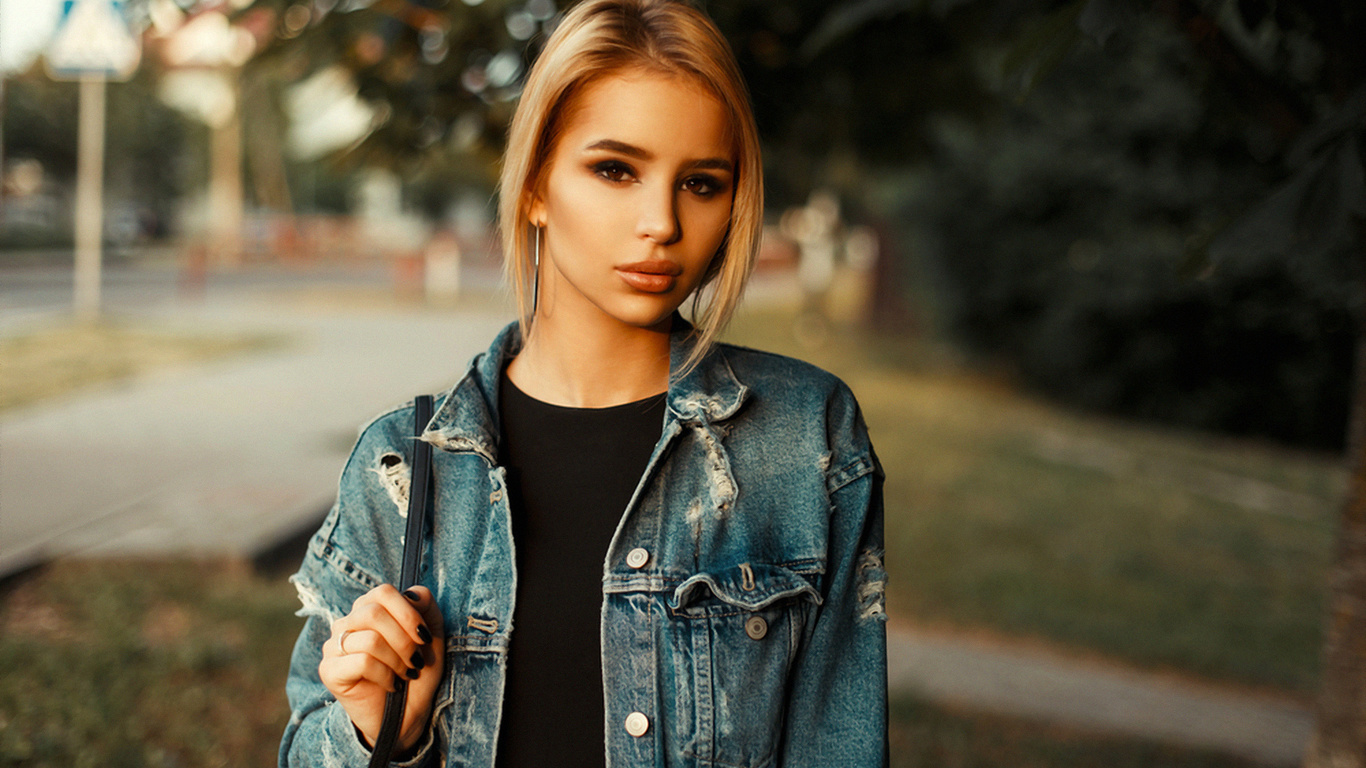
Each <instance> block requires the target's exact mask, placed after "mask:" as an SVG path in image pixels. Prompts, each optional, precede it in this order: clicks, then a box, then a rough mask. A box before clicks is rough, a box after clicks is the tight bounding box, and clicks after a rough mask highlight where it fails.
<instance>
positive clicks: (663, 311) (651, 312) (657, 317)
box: [604, 296, 686, 328]
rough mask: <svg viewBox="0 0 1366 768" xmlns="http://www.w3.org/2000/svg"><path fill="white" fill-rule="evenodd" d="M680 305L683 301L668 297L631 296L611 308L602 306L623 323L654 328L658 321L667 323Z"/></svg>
mask: <svg viewBox="0 0 1366 768" xmlns="http://www.w3.org/2000/svg"><path fill="white" fill-rule="evenodd" d="M685 300H686V297H685ZM682 305H683V301H676V300H674V299H672V298H668V297H660V296H648V297H632V300H629V301H625V302H622V303H621V304H619V305H618V306H616V307H613V308H611V309H608V308H606V307H604V310H605V311H606V312H607V314H609V315H611V316H612V317H613V318H615V319H616V320H618V321H619V322H621V323H623V324H625V325H630V326H633V327H636V328H654V327H655V326H658V325H659V324H660V323H668V322H669V318H670V317H672V316H673V313H674V312H675V311H676V310H677V309H678V308H679V307H680V306H682Z"/></svg>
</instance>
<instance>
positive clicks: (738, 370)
mask: <svg viewBox="0 0 1366 768" xmlns="http://www.w3.org/2000/svg"><path fill="white" fill-rule="evenodd" d="M716 352H717V353H719V354H720V355H721V356H723V357H724V358H725V360H726V362H727V364H729V365H730V367H731V370H732V371H733V372H734V373H735V376H736V378H737V379H739V380H740V381H741V382H743V383H744V384H745V386H747V387H749V388H751V389H753V390H755V391H756V392H771V393H775V394H785V395H789V396H794V397H799V398H802V399H807V398H815V399H820V400H829V399H832V398H833V399H838V400H848V401H850V402H853V401H854V393H853V392H852V391H851V390H850V389H849V386H848V385H847V384H845V383H844V382H843V381H842V380H841V379H840V378H839V377H838V376H836V375H835V374H833V373H830V372H829V371H827V370H825V369H823V368H819V367H817V366H815V365H812V364H811V363H808V362H806V361H805V360H798V359H797V358H795V357H788V356H787V355H780V354H778V353H776V352H765V351H763V350H759V349H752V348H750V347H742V346H739V345H737V344H724V343H721V344H717V345H716Z"/></svg>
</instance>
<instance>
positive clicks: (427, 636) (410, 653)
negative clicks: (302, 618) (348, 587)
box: [318, 584, 446, 751]
mask: <svg viewBox="0 0 1366 768" xmlns="http://www.w3.org/2000/svg"><path fill="white" fill-rule="evenodd" d="M343 638H344V639H345V642H344V643H343V642H342V641H343ZM343 645H344V646H345V647H344V648H343V647H342V646H343ZM444 650H445V629H444V624H443V622H442V620H441V610H440V609H439V608H438V607H437V605H436V601H435V600H434V599H433V598H432V593H431V591H429V590H428V589H427V588H426V587H413V588H411V589H409V590H407V591H405V592H403V593H400V592H399V591H398V590H397V589H395V588H394V587H393V585H391V584H382V585H380V586H378V587H375V588H374V589H372V590H370V591H369V592H366V593H365V594H363V595H361V596H360V597H359V598H357V599H356V602H355V603H354V604H353V605H352V606H351V612H350V613H348V614H347V615H345V616H343V617H341V618H340V619H337V620H336V621H334V622H332V636H331V637H329V638H328V639H327V642H325V643H323V659H322V662H321V663H319V664H318V677H319V678H320V679H321V680H322V683H323V685H324V686H326V687H327V690H329V691H331V692H332V695H333V696H335V697H337V702H338V703H339V704H341V705H342V707H343V708H344V709H345V710H346V714H347V715H349V716H350V717H351V722H352V723H353V724H354V725H355V726H356V728H357V730H359V731H360V732H361V735H362V736H364V737H365V740H366V745H367V746H372V745H373V744H374V743H375V739H377V738H378V737H379V728H380V724H381V723H382V722H383V720H384V697H385V695H386V694H388V693H389V692H390V691H392V690H394V678H395V676H396V675H403V676H405V677H407V678H408V700H407V706H405V707H404V708H403V726H402V727H401V728H400V729H399V735H398V744H399V750H400V751H403V750H409V749H412V748H413V746H414V745H415V744H417V742H418V740H419V739H420V738H421V737H422V734H423V733H425V732H426V730H427V720H428V718H429V717H430V716H431V710H432V699H433V697H434V696H435V694H436V686H437V684H438V683H439V682H440V681H441V672H442V669H443V666H444V664H445V659H446V657H445V654H444Z"/></svg>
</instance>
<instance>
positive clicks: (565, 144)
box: [559, 70, 734, 157]
mask: <svg viewBox="0 0 1366 768" xmlns="http://www.w3.org/2000/svg"><path fill="white" fill-rule="evenodd" d="M565 106H566V109H565V112H564V118H563V119H564V123H563V125H562V128H561V141H560V147H559V148H560V149H563V150H567V151H579V150H581V149H583V148H584V147H586V146H587V145H588V144H591V143H594V142H596V141H599V140H602V139H613V140H616V141H622V142H625V143H628V144H632V145H634V146H638V147H641V148H643V149H648V150H650V151H651V152H652V153H654V154H660V155H671V154H690V153H703V154H705V155H706V156H715V155H718V154H719V155H720V156H723V157H730V156H731V155H733V154H734V149H733V140H732V136H733V133H732V131H731V125H730V118H729V114H728V112H727V110H726V107H725V105H723V104H722V103H721V101H720V99H718V98H717V97H716V96H715V95H714V94H713V93H712V92H711V91H710V90H708V89H707V88H705V87H704V86H703V85H702V84H701V83H698V82H697V81H696V80H693V79H692V78H689V77H685V76H682V75H670V74H663V73H658V72H649V71H638V70H626V71H622V72H615V73H612V74H608V75H603V76H601V77H598V78H595V79H593V80H592V81H590V82H589V83H588V84H587V85H585V86H584V87H583V88H582V89H581V90H580V91H579V92H578V93H577V94H576V95H574V96H573V97H572V100H571V102H570V103H569V104H566V105H565Z"/></svg>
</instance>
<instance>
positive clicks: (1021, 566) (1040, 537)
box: [729, 311, 1346, 693]
mask: <svg viewBox="0 0 1366 768" xmlns="http://www.w3.org/2000/svg"><path fill="white" fill-rule="evenodd" d="M791 328H792V322H791V319H790V315H789V314H784V313H780V312H774V311H769V312H762V313H752V314H747V315H742V316H740V317H738V318H737V319H736V322H735V323H734V325H733V326H732V330H731V332H730V333H729V338H731V339H732V340H734V341H737V342H738V343H743V344H747V345H751V346H755V347H759V348H762V349H769V350H773V351H777V352H783V353H786V354H792V355H795V356H798V357H802V358H804V359H807V360H811V361H812V362H815V363H816V364H818V365H821V366H822V367H824V368H826V369H828V370H831V371H833V372H835V373H836V374H838V375H840V376H841V377H842V378H844V380H845V381H847V382H848V383H849V384H850V386H851V387H852V388H853V390H854V392H855V393H856V394H857V395H858V397H859V400H860V403H861V405H862V407H863V410H864V413H865V417H866V419H867V421H868V424H869V430H870V432H871V433H872V436H873V441H874V444H875V446H876V447H877V450H878V454H879V457H880V458H881V460H882V462H883V464H884V467H885V469H886V471H887V476H888V480H887V486H886V504H887V568H888V571H889V572H890V575H891V580H890V582H889V604H890V606H891V608H892V610H893V611H894V612H896V613H898V614H899V615H900V616H902V617H903V618H905V619H908V620H911V621H918V622H927V623H943V624H949V625H957V626H966V627H973V628H986V629H988V630H991V631H994V632H1002V633H1006V634H1011V635H1025V636H1030V637H1033V638H1039V639H1043V640H1046V641H1049V642H1054V643H1058V644H1061V645H1064V646H1071V647H1079V648H1083V649H1087V650H1088V651H1098V652H1101V653H1103V654H1107V655H1111V656H1115V657H1120V658H1123V659H1126V660H1129V661H1132V662H1136V663H1138V664H1140V665H1144V666H1149V667H1157V668H1168V669H1174V670H1179V671H1183V672H1188V673H1195V674H1197V675H1202V676H1208V677H1213V678H1221V679H1225V680H1230V681H1236V682H1241V683H1248V684H1253V685H1262V686H1271V687H1277V688H1283V689H1288V690H1291V691H1297V692H1302V693H1309V692H1312V691H1314V690H1315V689H1316V687H1317V682H1318V669H1319V653H1320V647H1321V643H1322V622H1323V618H1324V605H1325V597H1326V573H1327V569H1328V566H1329V562H1330V558H1331V552H1332V546H1333V539H1334V532H1335V530H1336V510H1337V504H1338V499H1339V498H1340V497H1341V495H1342V493H1343V489H1344V487H1345V482H1346V474H1345V472H1344V471H1343V470H1342V469H1341V467H1340V465H1339V463H1338V461H1337V459H1336V457H1332V456H1325V455H1318V454H1310V453H1306V452H1301V451H1294V450H1289V449H1284V448H1280V447H1276V446H1273V445H1268V444H1264V443H1258V442H1253V441H1244V440H1235V439H1230V438H1224V437H1218V436H1211V435H1207V434H1201V433H1195V432H1190V431H1182V430H1176V429H1167V428H1161V427H1154V426H1144V425H1138V424H1133V423H1128V422H1124V421H1120V420H1114V419H1107V418H1103V417H1098V416H1090V415H1083V414H1079V413H1075V412H1070V411H1068V410H1066V409H1063V408H1060V407H1058V406H1056V405H1050V404H1047V403H1044V402H1042V401H1040V400H1038V399H1034V398H1030V397H1028V396H1025V395H1022V394H1021V393H1019V392H1018V391H1016V390H1015V389H1013V388H1012V387H1010V386H1008V385H1007V384H1005V383H1003V382H1001V381H998V380H993V379H991V378H988V377H985V376H973V375H971V374H968V373H953V372H945V371H944V366H942V365H938V364H933V363H927V362H926V359H927V357H928V354H929V353H928V352H927V351H926V349H925V348H924V347H923V346H918V345H916V344H914V343H909V342H902V343H891V342H874V341H871V340H868V339H865V338H860V337H859V336H858V335H857V334H854V333H849V332H842V333H840V334H839V335H838V336H837V337H833V338H835V341H833V342H830V343H827V344H826V345H824V346H821V347H818V348H806V347H803V346H801V345H799V344H797V343H796V342H795V341H794V340H793V339H794V336H793V334H792V332H791V330H790V329H791Z"/></svg>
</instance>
